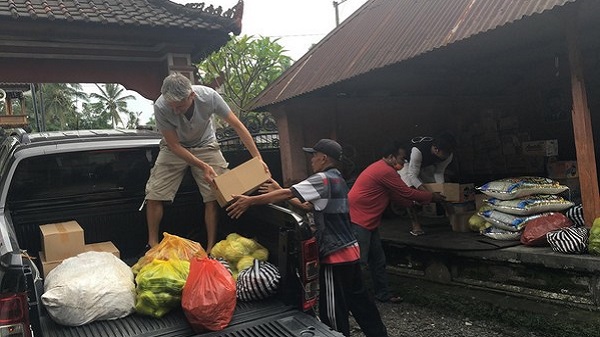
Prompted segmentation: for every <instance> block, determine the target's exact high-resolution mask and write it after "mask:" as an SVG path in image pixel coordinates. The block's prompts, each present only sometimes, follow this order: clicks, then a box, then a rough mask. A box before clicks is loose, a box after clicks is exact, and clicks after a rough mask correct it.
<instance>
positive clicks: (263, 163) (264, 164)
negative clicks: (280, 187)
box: [260, 158, 271, 176]
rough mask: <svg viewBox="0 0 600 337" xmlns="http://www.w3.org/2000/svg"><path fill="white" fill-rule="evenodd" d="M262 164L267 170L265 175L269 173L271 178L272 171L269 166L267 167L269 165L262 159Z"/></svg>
mask: <svg viewBox="0 0 600 337" xmlns="http://www.w3.org/2000/svg"><path fill="white" fill-rule="evenodd" d="M260 162H261V163H262V165H263V167H264V168H265V173H267V174H268V175H269V176H271V171H269V165H267V163H265V161H264V160H262V158H261V159H260Z"/></svg>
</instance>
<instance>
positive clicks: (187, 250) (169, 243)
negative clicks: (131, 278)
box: [131, 232, 207, 275]
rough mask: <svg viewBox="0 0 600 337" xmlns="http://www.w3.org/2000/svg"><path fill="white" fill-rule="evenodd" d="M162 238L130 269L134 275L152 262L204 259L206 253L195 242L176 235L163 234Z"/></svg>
mask: <svg viewBox="0 0 600 337" xmlns="http://www.w3.org/2000/svg"><path fill="white" fill-rule="evenodd" d="M163 234H164V238H163V239H162V241H160V243H159V244H158V245H156V246H154V247H152V248H151V249H150V250H149V251H147V252H146V254H145V255H144V256H142V257H141V258H140V259H139V260H138V262H137V263H136V264H134V265H133V267H131V270H132V271H133V273H134V274H136V275H137V274H138V273H139V272H140V270H141V269H142V268H143V267H144V266H145V265H146V264H148V263H150V262H152V261H153V260H170V259H177V260H185V261H190V260H191V259H192V257H194V256H195V257H198V258H203V257H206V256H207V255H206V251H205V250H204V248H202V245H200V244H199V243H198V242H196V241H192V240H188V239H185V238H182V237H179V236H177V235H172V234H169V233H166V232H165V233H163Z"/></svg>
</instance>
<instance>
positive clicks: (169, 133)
mask: <svg viewBox="0 0 600 337" xmlns="http://www.w3.org/2000/svg"><path fill="white" fill-rule="evenodd" d="M161 133H162V135H163V138H164V139H165V141H166V142H167V146H168V147H169V150H171V152H173V153H174V154H175V155H176V156H178V157H179V158H181V159H183V160H185V161H186V163H188V164H190V165H193V166H196V167H198V168H200V169H202V170H203V171H204V180H206V181H207V182H209V183H211V182H212V180H213V178H214V177H216V176H217V173H216V172H215V170H213V168H212V167H211V166H210V165H208V164H207V163H205V162H203V161H202V160H200V159H198V158H196V156H194V155H193V154H192V153H191V152H190V151H188V150H187V149H186V148H185V147H183V146H181V143H179V137H177V132H175V130H161Z"/></svg>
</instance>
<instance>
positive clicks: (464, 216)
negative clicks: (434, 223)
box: [448, 212, 475, 232]
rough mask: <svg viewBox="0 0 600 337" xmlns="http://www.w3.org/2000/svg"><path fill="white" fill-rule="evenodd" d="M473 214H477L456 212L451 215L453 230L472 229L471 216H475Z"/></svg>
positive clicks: (467, 230) (449, 217)
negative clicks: (470, 225)
mask: <svg viewBox="0 0 600 337" xmlns="http://www.w3.org/2000/svg"><path fill="white" fill-rule="evenodd" d="M473 214H475V212H467V213H456V214H451V215H449V216H448V220H450V225H451V226H452V230H453V231H454V232H469V231H471V229H470V228H469V218H470V217H471V216H473Z"/></svg>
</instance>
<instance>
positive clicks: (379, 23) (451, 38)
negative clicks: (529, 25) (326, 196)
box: [254, 0, 578, 109]
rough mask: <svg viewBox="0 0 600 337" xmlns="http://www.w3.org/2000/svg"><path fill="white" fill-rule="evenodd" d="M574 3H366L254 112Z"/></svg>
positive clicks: (431, 0)
mask: <svg viewBox="0 0 600 337" xmlns="http://www.w3.org/2000/svg"><path fill="white" fill-rule="evenodd" d="M576 1H578V0H518V1H516V0H410V1H409V0H402V1H401V0H369V1H367V2H366V3H365V4H364V5H363V6H362V7H361V8H359V9H358V10H357V11H356V12H355V13H354V14H352V16H351V17H349V18H348V19H347V20H346V21H344V22H343V23H342V24H341V25H340V26H339V27H337V28H336V29H335V30H333V31H332V32H331V33H329V34H328V35H327V36H326V37H325V38H323V40H321V41H320V42H319V43H318V44H317V45H316V46H314V47H313V48H312V49H311V50H309V51H308V52H307V53H306V54H305V55H304V56H303V57H302V58H300V60H298V61H296V62H295V63H294V64H293V65H292V66H291V67H290V68H289V69H288V70H287V71H286V72H285V73H283V74H282V75H281V76H280V77H279V78H278V79H277V80H276V81H275V82H273V83H272V84H271V85H270V86H269V87H267V88H266V89H265V90H264V91H263V92H262V93H261V95H260V96H259V97H258V98H257V100H256V101H255V103H254V108H255V109H260V108H264V107H266V106H269V105H272V104H276V103H280V102H283V101H285V100H288V99H290V98H293V97H298V96H300V95H304V94H308V93H311V92H315V91H317V90H320V89H323V88H325V87H328V86H331V85H333V84H336V83H340V82H342V81H345V80H348V79H351V78H354V77H357V76H359V75H363V74H367V73H369V72H372V71H373V70H376V69H381V68H384V67H387V66H391V65H394V64H398V63H401V62H403V61H406V60H410V59H413V58H416V57H418V56H420V55H423V54H426V53H429V52H431V51H434V50H436V49H440V48H443V47H446V46H449V45H451V44H453V43H455V42H457V41H461V40H466V39H469V38H471V37H473V36H475V35H479V34H482V33H484V32H488V31H491V30H495V29H497V28H499V27H501V26H505V25H508V24H511V23H513V22H516V21H519V20H522V19H523V18H525V17H529V16H533V15H535V14H539V13H543V12H546V11H549V10H552V9H553V8H555V7H557V6H563V5H565V4H567V3H572V2H576ZM515 38H516V37H515Z"/></svg>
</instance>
